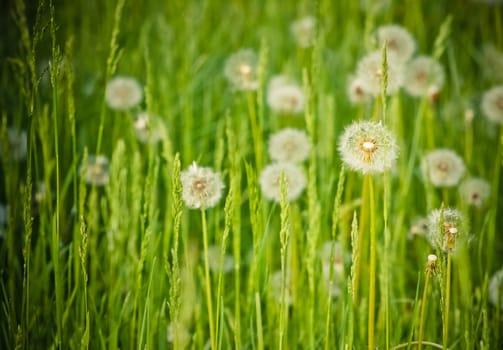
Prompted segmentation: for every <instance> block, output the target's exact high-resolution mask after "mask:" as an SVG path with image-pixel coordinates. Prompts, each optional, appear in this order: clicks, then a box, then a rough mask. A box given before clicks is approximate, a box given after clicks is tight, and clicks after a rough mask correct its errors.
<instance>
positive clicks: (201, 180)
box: [180, 162, 224, 209]
mask: <svg viewBox="0 0 503 350" xmlns="http://www.w3.org/2000/svg"><path fill="white" fill-rule="evenodd" d="M180 179H181V183H182V199H183V201H184V202H185V204H186V205H187V207H189V208H190V209H207V208H211V207H214V206H215V205H216V204H217V203H218V201H219V200H220V198H221V197H222V191H223V189H224V183H223V182H222V178H221V176H220V174H219V173H216V172H214V171H213V170H212V169H211V168H206V167H200V166H198V165H197V164H196V162H193V163H192V165H190V166H189V168H188V169H187V170H184V171H182V172H181V174H180Z"/></svg>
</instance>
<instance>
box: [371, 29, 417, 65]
mask: <svg viewBox="0 0 503 350" xmlns="http://www.w3.org/2000/svg"><path fill="white" fill-rule="evenodd" d="M376 33H377V40H378V43H379V47H382V46H383V45H384V43H386V48H387V51H388V53H389V54H392V55H394V56H395V59H396V61H397V62H399V63H405V62H407V61H408V60H409V59H410V58H411V57H412V54H413V53H414V51H415V50H416V41H415V40H414V37H413V36H412V35H411V34H410V33H409V32H408V31H407V30H406V29H405V28H403V27H401V26H399V25H396V24H390V25H385V26H381V27H379V28H378V29H377V32H376Z"/></svg>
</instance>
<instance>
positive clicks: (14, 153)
mask: <svg viewBox="0 0 503 350" xmlns="http://www.w3.org/2000/svg"><path fill="white" fill-rule="evenodd" d="M7 141H8V151H9V158H10V159H11V160H13V161H14V162H20V161H22V160H24V159H26V155H27V154H28V139H27V135H26V131H24V130H18V129H15V128H8V129H7ZM4 152H5V151H4V150H3V143H2V142H0V156H2V157H3V153H4Z"/></svg>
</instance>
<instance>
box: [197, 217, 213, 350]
mask: <svg viewBox="0 0 503 350" xmlns="http://www.w3.org/2000/svg"><path fill="white" fill-rule="evenodd" d="M201 225H202V231H203V245H204V287H205V291H206V307H207V308H208V323H209V330H210V344H211V349H212V350H215V349H216V348H217V347H216V346H217V343H216V335H215V323H214V321H215V319H214V318H213V301H212V298H213V297H212V293H211V279H210V262H209V258H208V228H207V223H206V210H205V209H204V208H203V209H201Z"/></svg>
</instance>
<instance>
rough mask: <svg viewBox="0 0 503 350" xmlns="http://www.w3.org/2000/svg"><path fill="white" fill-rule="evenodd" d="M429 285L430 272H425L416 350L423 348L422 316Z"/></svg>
mask: <svg viewBox="0 0 503 350" xmlns="http://www.w3.org/2000/svg"><path fill="white" fill-rule="evenodd" d="M429 284H430V271H429V270H427V271H426V277H425V281H424V290H423V298H422V299H421V311H420V313H419V334H418V338H417V343H418V349H419V350H421V349H422V348H423V334H424V314H425V311H426V301H427V298H428V287H429Z"/></svg>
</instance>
